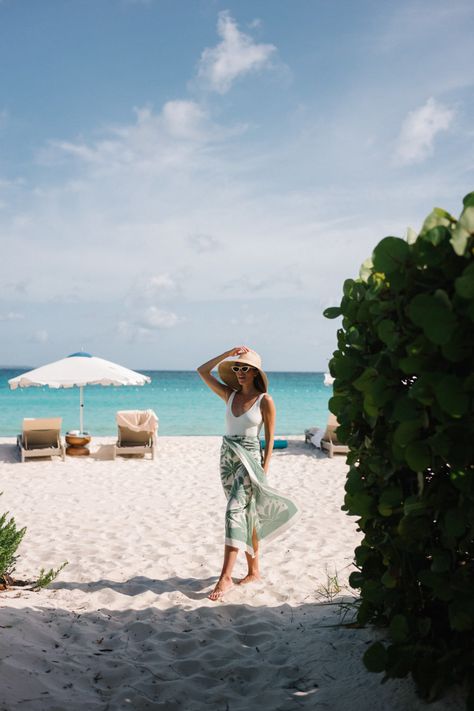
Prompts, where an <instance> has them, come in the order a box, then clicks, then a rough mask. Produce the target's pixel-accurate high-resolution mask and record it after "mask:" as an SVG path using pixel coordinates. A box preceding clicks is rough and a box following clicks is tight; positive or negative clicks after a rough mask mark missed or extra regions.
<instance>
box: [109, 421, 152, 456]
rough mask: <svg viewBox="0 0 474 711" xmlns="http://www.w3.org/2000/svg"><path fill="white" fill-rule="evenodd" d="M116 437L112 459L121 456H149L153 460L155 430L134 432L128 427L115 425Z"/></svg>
mask: <svg viewBox="0 0 474 711" xmlns="http://www.w3.org/2000/svg"><path fill="white" fill-rule="evenodd" d="M117 429H118V436H117V442H116V443H115V445H114V459H115V458H116V457H117V455H119V456H120V455H122V454H143V455H146V454H150V455H151V458H152V459H154V458H155V450H156V440H157V436H156V435H157V430H155V431H154V432H149V431H146V430H140V431H138V432H137V431H134V430H131V429H129V428H128V427H123V426H122V425H117Z"/></svg>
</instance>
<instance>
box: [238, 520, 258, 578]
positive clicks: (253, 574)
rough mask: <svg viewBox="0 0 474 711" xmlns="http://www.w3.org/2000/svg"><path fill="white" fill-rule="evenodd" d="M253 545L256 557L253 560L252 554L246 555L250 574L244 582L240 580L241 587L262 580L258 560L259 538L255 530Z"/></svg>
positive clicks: (248, 573)
mask: <svg viewBox="0 0 474 711" xmlns="http://www.w3.org/2000/svg"><path fill="white" fill-rule="evenodd" d="M252 545H253V550H254V553H255V556H254V557H253V558H252V556H251V555H250V553H245V557H246V558H247V568H248V572H247V575H246V576H245V578H242V580H239V585H246V584H247V583H255V582H256V581H257V580H260V579H261V578H260V565H259V559H258V538H257V532H256V530H255V529H253V534H252Z"/></svg>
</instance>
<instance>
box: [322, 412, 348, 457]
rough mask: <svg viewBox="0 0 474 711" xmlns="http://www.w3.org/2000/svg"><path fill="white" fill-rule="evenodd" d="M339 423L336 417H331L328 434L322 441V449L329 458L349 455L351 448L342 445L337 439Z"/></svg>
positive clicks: (327, 427) (325, 434)
mask: <svg viewBox="0 0 474 711" xmlns="http://www.w3.org/2000/svg"><path fill="white" fill-rule="evenodd" d="M338 427H339V423H338V421H337V419H336V417H335V416H334V415H332V414H331V415H330V417H329V420H328V424H327V426H326V432H325V433H324V435H323V437H322V439H321V449H322V450H324V451H326V452H327V453H328V454H329V457H331V458H332V457H334V455H335V454H348V452H349V447H348V446H347V445H346V444H341V443H340V442H339V440H338V439H337V434H336V431H337V428H338Z"/></svg>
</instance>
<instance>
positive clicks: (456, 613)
mask: <svg viewBox="0 0 474 711" xmlns="http://www.w3.org/2000/svg"><path fill="white" fill-rule="evenodd" d="M448 614H449V624H450V626H451V629H453V630H456V632H466V631H467V630H472V627H473V619H472V613H471V610H470V607H468V606H466V605H463V603H462V602H458V601H457V600H455V601H454V602H452V603H451V605H449V607H448Z"/></svg>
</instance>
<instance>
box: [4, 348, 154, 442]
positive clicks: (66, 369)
mask: <svg viewBox="0 0 474 711" xmlns="http://www.w3.org/2000/svg"><path fill="white" fill-rule="evenodd" d="M149 382H151V378H149V377H148V375H142V374H141V373H136V372H135V371H134V370H129V368H124V367H123V366H121V365H117V363H112V362H111V361H109V360H104V359H103V358H97V357H96V356H92V355H90V354H89V353H83V352H80V353H72V354H71V355H70V356H68V357H67V358H62V359H61V360H57V361H55V362H54V363H49V364H48V365H42V366H41V367H40V368H35V369H34V370H30V371H28V372H27V373H23V374H22V375H17V377H16V378H11V379H10V380H9V381H8V384H9V386H10V388H11V389H12V390H16V388H28V387H31V386H36V387H41V386H47V387H49V388H73V387H78V388H79V389H80V396H79V418H80V427H81V430H80V431H81V432H83V429H84V426H83V410H84V398H83V388H84V386H85V385H144V384H145V383H149Z"/></svg>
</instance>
